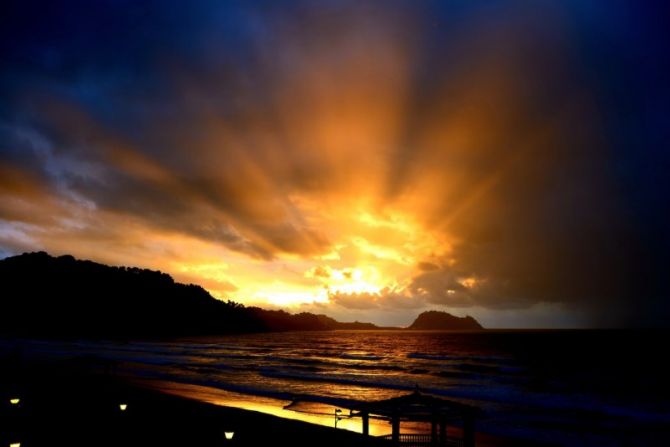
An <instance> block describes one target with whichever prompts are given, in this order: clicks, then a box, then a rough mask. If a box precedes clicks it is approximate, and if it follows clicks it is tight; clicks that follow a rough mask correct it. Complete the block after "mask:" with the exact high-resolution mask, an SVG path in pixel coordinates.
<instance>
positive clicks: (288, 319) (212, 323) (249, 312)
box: [0, 252, 483, 338]
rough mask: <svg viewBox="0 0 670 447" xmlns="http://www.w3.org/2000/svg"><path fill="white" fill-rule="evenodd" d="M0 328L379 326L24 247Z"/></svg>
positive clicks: (424, 325) (121, 333) (437, 326)
mask: <svg viewBox="0 0 670 447" xmlns="http://www.w3.org/2000/svg"><path fill="white" fill-rule="evenodd" d="M0 283H1V284H2V287H3V294H2V295H3V296H2V298H0V313H1V314H2V315H4V316H6V317H5V321H4V322H3V325H2V327H1V328H0V333H2V334H4V335H18V336H28V337H35V336H36V337H84V338H87V337H90V338H105V337H111V338H133V337H157V338H164V337H183V336H198V335H222V334H234V333H251V332H284V331H323V330H326V331H327V330H379V329H387V330H388V329H392V330H402V329H403V328H389V327H380V326H377V325H375V324H372V323H365V322H358V321H356V322H339V321H336V320H335V319H333V318H331V317H328V316H326V315H317V314H313V313H307V312H303V313H298V314H290V313H288V312H286V311H283V310H266V309H262V308H259V307H246V306H243V305H241V304H238V303H235V302H233V301H227V302H224V301H221V300H218V299H216V298H214V297H213V296H211V295H210V294H209V292H207V291H206V290H205V289H204V288H202V287H201V286H199V285H195V284H182V283H178V282H175V281H174V279H173V278H172V277H171V276H170V275H168V274H166V273H163V272H160V271H153V270H148V269H140V268H137V267H112V266H108V265H104V264H99V263H95V262H92V261H85V260H77V259H75V258H74V257H73V256H70V255H65V256H59V257H54V256H51V255H49V254H48V253H45V252H35V253H24V254H22V255H18V256H13V257H9V258H6V259H2V260H0ZM407 329H411V330H482V329H483V328H482V326H481V325H480V324H479V323H478V322H477V321H476V320H475V319H474V318H472V317H469V316H468V317H456V316H453V315H451V314H448V313H446V312H438V311H429V312H424V313H422V314H421V315H419V316H418V317H417V318H416V320H415V321H414V322H413V323H412V325H410V326H409V327H408V328H407Z"/></svg>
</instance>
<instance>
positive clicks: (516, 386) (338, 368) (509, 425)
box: [0, 330, 670, 446]
mask: <svg viewBox="0 0 670 447" xmlns="http://www.w3.org/2000/svg"><path fill="white" fill-rule="evenodd" d="M667 335H668V334H667V332H664V331H624V330H621V331H619V330H599V331H595V330H594V331H482V332H418V331H417V332H413V331H333V332H289V333H269V334H250V335H235V336H221V337H207V338H195V339H188V340H172V341H161V342H158V341H131V342H125V343H119V342H112V341H85V340H79V341H47V340H2V341H0V350H1V351H2V352H4V353H7V352H9V351H16V350H17V348H18V349H19V350H20V351H21V353H22V356H23V357H24V358H26V359H31V358H38V359H67V358H71V357H76V356H81V355H87V356H90V355H94V356H97V357H100V358H103V359H108V360H113V361H116V362H118V373H119V374H126V375H130V376H132V377H135V378H138V379H139V380H143V381H148V382H150V383H157V384H160V387H161V388H162V389H165V390H167V391H169V392H173V393H176V394H182V395H188V396H190V397H194V398H197V399H201V400H205V401H210V402H215V403H219V404H225V405H232V406H237V407H240V408H248V409H254V410H257V411H264V412H268V413H272V414H276V415H279V416H283V417H289V418H294V419H303V420H306V421H308V422H314V423H320V424H324V425H334V424H335V422H336V421H335V417H334V410H335V409H336V408H338V407H344V408H346V404H347V403H349V402H351V401H371V400H379V399H386V398H390V397H396V396H400V395H403V394H407V393H409V392H412V391H414V390H415V389H417V387H418V389H419V390H420V391H422V392H425V393H430V394H433V395H436V396H439V397H443V398H447V399H452V400H455V401H459V402H463V403H467V404H471V405H474V406H477V407H479V408H481V409H482V417H481V418H479V419H478V420H477V425H476V428H477V430H478V431H479V432H482V433H488V434H491V435H495V436H506V437H507V436H509V437H515V438H520V439H524V440H527V441H531V442H532V441H535V442H538V443H549V444H553V445H559V446H594V445H597V446H637V445H668V444H667V443H668V440H670V382H669V379H670V366H669V365H668V362H666V359H665V358H666V357H667V352H668V345H667V340H668V337H667ZM337 422H338V423H339V425H338V427H339V428H342V429H349V430H355V431H360V419H358V420H349V419H348V418H347V413H346V411H345V412H343V413H342V418H341V419H340V420H338V421H337ZM424 429H425V427H422V426H421V425H420V424H415V425H409V426H407V427H405V426H403V430H408V431H410V432H418V431H422V430H424ZM371 431H372V434H375V435H383V434H386V433H390V425H389V424H388V423H387V422H386V421H373V425H372V427H371Z"/></svg>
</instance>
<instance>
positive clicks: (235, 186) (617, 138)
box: [0, 1, 670, 325]
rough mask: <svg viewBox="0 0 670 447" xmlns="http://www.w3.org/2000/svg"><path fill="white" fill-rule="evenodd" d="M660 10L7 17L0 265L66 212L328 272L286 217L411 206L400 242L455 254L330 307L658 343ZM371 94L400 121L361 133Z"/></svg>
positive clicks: (335, 7) (662, 241) (15, 11)
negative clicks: (336, 208) (580, 313)
mask: <svg viewBox="0 0 670 447" xmlns="http://www.w3.org/2000/svg"><path fill="white" fill-rule="evenodd" d="M661 9H663V7H662V6H658V5H654V3H653V2H652V3H648V4H644V5H640V4H637V3H633V2H631V3H626V2H601V3H598V2H595V3H594V2H588V4H586V3H585V2H581V1H574V2H565V3H564V4H562V5H557V4H552V3H551V2H534V3H533V4H532V5H531V4H528V3H527V2H481V3H477V2H474V3H470V2H466V3H464V4H463V5H447V4H444V3H442V2H422V3H421V5H420V6H417V5H416V2H400V1H398V2H378V3H375V2H329V1H327V2H288V3H287V2H281V5H280V4H279V3H275V2H260V1H259V2H218V1H212V2H191V3H189V4H188V5H186V4H185V3H183V2H170V1H156V2H135V1H102V2H84V1H81V2H77V1H65V2H30V1H21V2H18V1H17V2H13V1H10V2H8V3H5V4H3V6H2V10H1V12H0V16H1V18H0V21H1V22H0V25H1V26H0V51H1V54H2V58H1V59H0V60H1V62H2V69H1V70H0V97H1V98H3V99H2V101H1V102H0V174H1V178H0V193H1V194H2V196H0V200H2V202H1V206H0V219H1V221H0V223H2V222H9V223H11V224H12V225H14V226H12V227H11V229H10V230H7V231H4V230H3V231H4V232H3V233H1V234H0V236H1V239H0V253H2V252H8V251H11V252H15V251H17V250H20V249H21V248H22V247H26V246H30V243H29V241H26V240H23V239H21V237H23V236H17V235H16V234H15V233H14V231H18V230H16V228H19V227H20V228H24V229H25V228H26V227H25V226H26V225H28V226H31V225H32V226H38V227H42V228H44V229H45V231H46V229H48V228H58V229H61V228H62V226H63V225H64V224H63V223H62V221H63V219H65V220H67V219H71V218H76V215H74V214H73V211H72V209H73V208H75V207H83V208H85V209H91V210H103V211H106V212H111V213H114V214H115V215H121V216H128V217H131V218H134V219H139V220H141V221H143V222H145V223H146V224H147V225H148V226H151V227H155V228H159V229H163V230H169V231H174V232H178V233H183V234H187V235H190V236H193V237H196V238H199V239H203V240H207V241H212V242H215V243H218V244H221V245H223V246H225V247H228V248H230V249H232V250H235V251H237V252H241V253H245V254H247V255H250V256H252V257H254V258H257V259H264V260H268V259H272V258H273V257H274V256H276V255H277V254H278V253H291V254H298V255H304V256H307V255H311V254H318V253H325V252H326V251H327V249H328V248H329V246H330V245H331V242H332V241H329V240H328V239H327V237H326V236H324V235H323V234H321V232H320V230H319V229H318V228H314V227H313V225H312V224H311V223H310V222H309V221H308V219H307V218H306V217H305V216H304V215H303V213H302V212H301V210H300V208H299V207H298V206H297V205H296V204H295V203H294V200H293V198H294V195H295V194H296V193H303V192H314V191H326V192H330V191H332V190H339V189H342V188H351V189H352V190H354V191H356V188H357V187H358V186H359V185H363V184H364V183H365V182H366V181H370V182H373V181H376V182H379V183H381V185H380V188H379V190H381V191H382V193H380V195H381V196H383V198H382V199H381V200H382V201H386V202H388V203H396V202H401V201H402V200H403V198H404V197H406V196H407V195H409V194H412V193H414V192H415V191H420V193H421V194H422V195H426V194H429V195H430V200H428V202H430V204H429V205H426V206H425V207H424V208H423V209H422V210H421V212H420V215H419V216H418V220H420V221H422V223H423V224H425V226H426V227H427V228H430V229H431V230H433V231H437V232H440V233H443V234H448V235H449V237H450V238H452V239H453V241H454V243H453V244H452V250H451V252H450V253H448V254H445V255H436V256H435V258H431V259H430V260H426V261H425V262H421V263H420V264H419V265H418V269H419V272H418V273H417V275H416V276H415V278H414V279H413V280H412V282H411V284H410V285H409V286H408V287H407V289H406V290H405V291H404V292H403V293H399V292H396V291H392V292H389V291H386V292H384V293H382V294H376V295H374V296H373V295H366V296H362V295H361V296H358V295H346V294H333V295H332V296H331V300H332V301H333V302H335V303H337V304H339V305H341V306H343V307H349V308H357V309H362V308H366V309H369V308H382V307H395V308H402V307H403V306H406V307H413V306H415V305H416V306H420V305H422V304H423V303H431V304H441V305H447V306H452V307H468V306H482V307H488V308H496V309H519V308H524V307H529V306H532V305H533V304H536V303H541V302H545V303H565V304H567V305H568V306H572V307H573V308H578V309H580V310H584V309H585V310H586V311H587V312H589V313H590V314H591V315H592V316H593V321H594V322H595V323H597V324H606V325H607V324H612V325H618V324H629V323H630V324H638V323H642V324H658V323H665V324H667V321H669V320H668V318H670V304H669V302H670V297H669V296H668V295H669V288H668V282H667V279H666V278H667V273H668V272H667V269H668V267H669V266H670V262H669V261H670V255H669V253H670V237H669V235H668V228H670V217H669V209H670V204H669V197H670V195H669V194H668V191H670V180H669V176H668V175H667V173H668V170H669V169H670V149H669V148H670V141H669V140H670V138H669V136H670V135H669V132H670V130H669V129H670V113H669V112H668V104H670V94H669V93H668V90H669V88H668V81H667V80H668V78H669V77H668V75H669V74H670V68H669V67H668V64H669V63H670V62H669V61H670V58H668V44H667V42H670V36H669V35H668V30H669V29H670V27H669V26H668V23H667V17H668V15H667V14H664V13H662V11H661ZM382 50H384V51H382ZM385 51H386V52H385ZM371 60H372V61H373V63H370V61H371ZM377 67H384V71H383V72H381V74H380V73H379V72H377V71H375V68H377ZM386 67H389V68H388V69H386ZM401 68H402V70H401ZM354 81H356V82H354ZM380 85H381V86H386V88H387V89H388V91H387V90H385V89H384V88H382V87H379V86H380ZM400 87H403V88H402V89H401V88H400ZM377 88H379V89H377ZM348 89H351V90H348ZM389 91H391V92H393V93H395V94H396V95H397V96H398V101H397V103H399V104H400V106H398V108H399V109H401V112H400V113H399V115H400V118H399V119H398V120H397V121H398V122H397V123H396V122H394V121H392V120H389V121H391V122H392V124H391V125H389V126H388V128H386V127H383V126H378V127H374V124H376V122H372V125H370V123H368V122H363V123H361V121H364V120H365V119H366V118H367V116H369V115H374V114H375V113H379V114H382V113H384V112H385V110H378V109H375V108H372V109H368V108H367V107H372V106H370V105H371V104H372V105H374V104H382V105H381V106H380V109H384V108H385V107H386V105H387V103H386V102H384V101H385V99H386V97H387V96H389V95H388V92H389ZM323 92H325V93H323ZM341 92H345V93H350V94H349V95H346V94H341ZM390 103H392V104H395V102H393V101H391V102H390ZM331 109H333V110H334V112H332V113H331V112H330V110H331ZM352 110H353V112H351V111H352ZM358 110H363V112H364V113H362V114H361V116H359V115H357V114H356V113H355V112H356V111H358ZM324 111H325V112H324ZM324 114H325V115H326V117H327V118H328V120H326V119H324V120H323V121H324V122H325V124H323V123H322V122H321V121H320V120H319V118H322V117H323V116H322V115H324ZM331 115H332V116H331ZM363 115H365V116H363ZM352 116H353V118H351V117H352ZM330 121H337V122H340V123H342V122H343V123H345V124H344V125H340V126H337V125H335V126H328V125H327V124H328V123H329V122H330ZM358 126H360V127H358ZM365 126H370V127H371V129H370V128H369V127H365ZM314 128H317V130H314ZM389 134H391V135H389ZM315 135H316V136H315ZM370 135H373V136H374V137H375V138H376V137H378V136H382V137H386V138H388V140H384V141H383V142H378V143H379V145H380V146H384V147H382V148H381V149H379V148H376V146H375V147H373V148H372V149H371V148H370V147H368V146H366V144H367V140H366V136H367V137H368V138H371V137H370ZM317 137H318V138H317ZM373 139H374V138H373ZM361 141H362V142H363V143H361ZM373 143H374V142H373ZM330 144H332V147H331V146H329V145H330ZM337 145H339V146H340V147H342V148H343V149H342V150H341V151H340V150H336V149H333V147H335V146H337ZM339 152H342V153H343V154H344V155H340V153H339ZM380 160H381V161H380ZM417 185H418V186H417ZM426 185H427V186H426ZM39 210H42V211H41V212H40V211H39ZM17 225H18V227H17ZM81 231H83V230H81ZM468 278H470V279H474V282H470V283H469V285H466V284H464V282H465V281H466V280H467V279H468ZM231 288H232V286H231ZM410 295H411V296H410Z"/></svg>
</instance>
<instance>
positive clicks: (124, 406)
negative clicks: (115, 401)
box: [119, 404, 128, 411]
mask: <svg viewBox="0 0 670 447" xmlns="http://www.w3.org/2000/svg"><path fill="white" fill-rule="evenodd" d="M126 408H128V404H119V409H120V410H121V411H126Z"/></svg>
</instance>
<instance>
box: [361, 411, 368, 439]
mask: <svg viewBox="0 0 670 447" xmlns="http://www.w3.org/2000/svg"><path fill="white" fill-rule="evenodd" d="M361 415H362V417H363V434H364V435H365V436H369V435H370V414H369V413H368V412H367V411H364V412H363V413H361Z"/></svg>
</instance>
